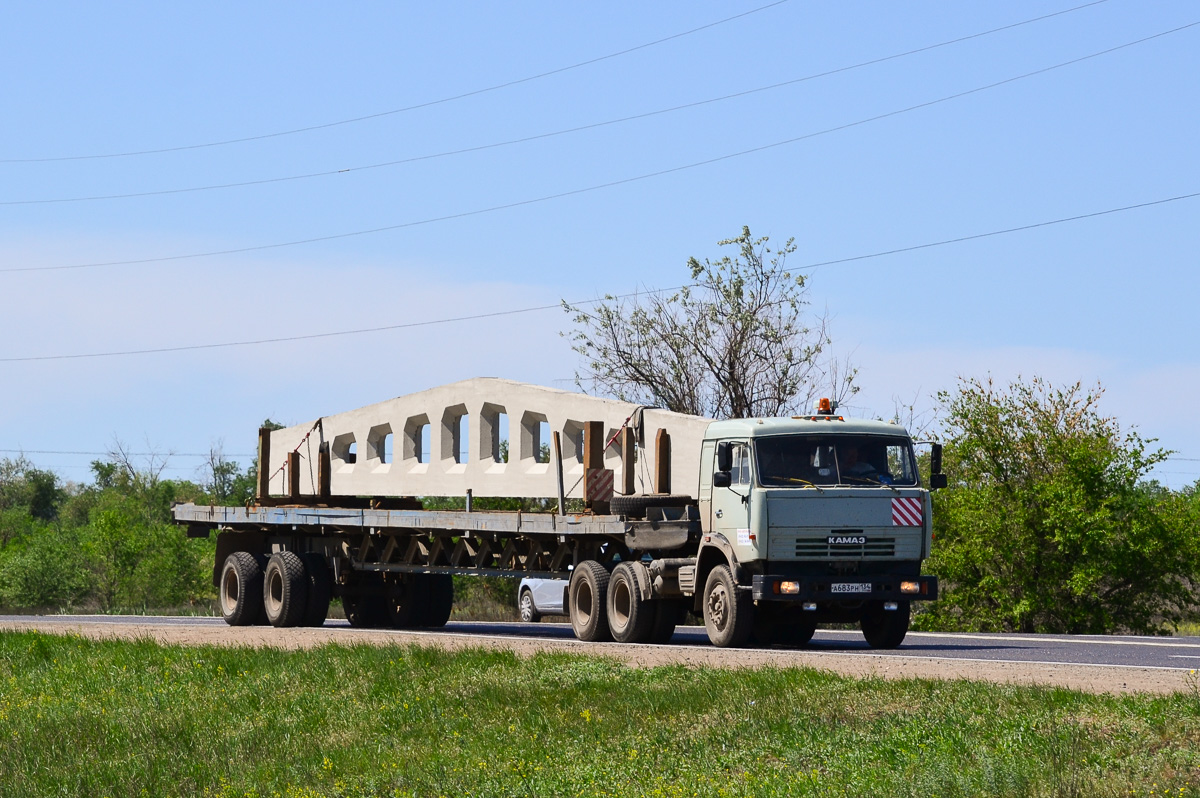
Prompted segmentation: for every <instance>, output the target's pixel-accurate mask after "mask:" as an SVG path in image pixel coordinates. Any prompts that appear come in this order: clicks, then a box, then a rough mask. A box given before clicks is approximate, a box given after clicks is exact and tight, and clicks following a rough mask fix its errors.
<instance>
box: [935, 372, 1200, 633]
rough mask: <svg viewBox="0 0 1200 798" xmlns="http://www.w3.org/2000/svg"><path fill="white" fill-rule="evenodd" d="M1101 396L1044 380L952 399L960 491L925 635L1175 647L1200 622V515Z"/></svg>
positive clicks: (941, 536) (950, 497)
mask: <svg viewBox="0 0 1200 798" xmlns="http://www.w3.org/2000/svg"><path fill="white" fill-rule="evenodd" d="M1101 394H1102V390H1100V389H1099V388H1098V387H1097V389H1095V390H1094V391H1090V392H1085V391H1083V390H1082V388H1081V386H1080V385H1079V384H1075V385H1074V386H1071V387H1069V388H1067V389H1066V390H1055V389H1054V388H1053V387H1052V386H1051V385H1049V384H1048V383H1045V382H1044V381H1042V380H1039V379H1034V380H1033V381H1032V382H1031V383H1022V382H1015V383H1013V384H1012V385H1010V386H1009V387H1008V388H1007V389H1003V390H1002V389H997V388H996V387H995V386H993V384H992V383H991V382H990V381H989V382H987V383H986V384H984V383H981V382H979V381H974V380H972V381H964V382H963V384H962V385H961V386H960V388H959V391H958V392H957V393H956V394H953V395H950V394H946V393H943V394H941V395H940V398H941V399H942V402H943V405H944V406H945V408H946V410H947V416H946V418H947V423H946V441H945V446H946V449H945V465H946V471H947V473H948V474H949V475H950V479H951V482H952V484H951V486H950V487H949V488H948V489H946V490H944V491H940V492H938V493H937V494H935V497H934V507H935V510H934V519H935V524H936V536H937V540H936V543H935V545H934V552H933V556H932V557H931V558H930V561H929V564H928V567H929V570H930V572H931V573H936V574H938V575H939V576H940V577H941V578H942V580H943V583H942V598H941V600H940V601H938V602H936V603H935V604H934V605H933V606H931V607H929V608H928V609H927V610H926V611H925V612H922V613H921V614H920V615H919V616H917V618H916V619H914V625H916V626H918V627H919V628H923V629H943V630H982V631H1020V632H1058V633H1063V632H1065V633H1074V634H1081V633H1082V634H1106V633H1112V632H1134V633H1162V632H1164V631H1166V629H1167V627H1172V626H1177V625H1178V624H1179V623H1180V622H1183V621H1186V620H1188V619H1192V618H1195V617H1196V615H1197V613H1196V610H1197V607H1196V596H1195V594H1194V592H1193V591H1192V589H1191V585H1192V583H1193V581H1194V580H1195V578H1196V576H1197V574H1198V573H1200V545H1198V544H1197V540H1196V536H1195V532H1194V530H1195V517H1196V512H1195V507H1196V503H1195V502H1194V501H1190V503H1189V500H1188V499H1187V497H1186V496H1181V497H1180V498H1178V499H1177V500H1175V499H1172V498H1171V495H1170V493H1169V492H1168V491H1164V490H1162V489H1160V488H1158V487H1157V486H1156V485H1154V484H1147V483H1145V482H1144V478H1145V476H1146V474H1147V473H1148V472H1149V470H1150V469H1151V468H1152V467H1153V466H1154V464H1156V463H1158V462H1160V461H1162V460H1163V459H1164V458H1165V457H1166V455H1167V453H1166V452H1164V451H1162V450H1158V451H1154V452H1148V451H1147V444H1146V442H1145V441H1143V440H1142V439H1141V438H1139V437H1138V436H1137V435H1136V434H1135V433H1129V434H1124V435H1123V434H1122V433H1121V431H1120V429H1119V428H1118V426H1117V424H1116V423H1115V422H1114V421H1113V420H1111V419H1108V418H1104V417H1102V416H1101V415H1100V414H1099V413H1098V411H1097V401H1098V399H1099V398H1100V395H1101ZM1189 512H1190V513H1191V515H1190V516H1189V514H1188V513H1189ZM1189 519H1190V520H1189Z"/></svg>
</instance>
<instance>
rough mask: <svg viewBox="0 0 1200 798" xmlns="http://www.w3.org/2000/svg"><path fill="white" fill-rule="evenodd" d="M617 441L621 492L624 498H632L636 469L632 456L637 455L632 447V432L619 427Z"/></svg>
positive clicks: (634, 488) (626, 428) (627, 428)
mask: <svg viewBox="0 0 1200 798" xmlns="http://www.w3.org/2000/svg"><path fill="white" fill-rule="evenodd" d="M618 440H619V441H620V442H621V492H622V493H624V494H625V495H626V496H632V495H633V492H634V491H635V490H636V489H637V487H636V485H635V484H634V479H633V478H634V477H635V476H637V469H636V466H635V465H634V456H635V455H636V454H637V450H636V448H635V446H634V436H633V430H631V429H630V428H629V427H621V434H620V437H619V438H618Z"/></svg>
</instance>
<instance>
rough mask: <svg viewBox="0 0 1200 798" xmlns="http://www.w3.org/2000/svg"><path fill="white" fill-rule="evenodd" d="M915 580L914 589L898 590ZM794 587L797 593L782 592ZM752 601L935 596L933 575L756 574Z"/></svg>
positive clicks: (911, 599) (936, 582)
mask: <svg viewBox="0 0 1200 798" xmlns="http://www.w3.org/2000/svg"><path fill="white" fill-rule="evenodd" d="M906 582H907V583H910V584H911V583H915V584H916V587H917V589H916V590H915V591H908V592H906V591H904V590H901V585H902V583H906ZM785 583H788V584H787V585H786V587H789V588H790V587H791V586H792V585H796V586H797V588H798V589H797V590H796V592H784V589H785ZM751 590H752V591H753V593H754V600H755V601H785V602H793V601H864V600H865V601H933V600H934V599H936V598H937V597H938V578H937V577H936V576H893V575H890V574H869V575H863V576H844V577H830V576H822V577H817V578H813V577H806V576H780V575H777V574H756V575H755V576H754V581H753V583H752V586H751Z"/></svg>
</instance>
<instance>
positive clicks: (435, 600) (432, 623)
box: [416, 574, 454, 629]
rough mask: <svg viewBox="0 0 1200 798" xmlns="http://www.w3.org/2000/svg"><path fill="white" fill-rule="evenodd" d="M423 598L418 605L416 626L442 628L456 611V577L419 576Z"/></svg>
mask: <svg viewBox="0 0 1200 798" xmlns="http://www.w3.org/2000/svg"><path fill="white" fill-rule="evenodd" d="M417 585H418V588H417V589H418V591H419V594H420V596H421V598H420V600H419V601H418V602H417V605H416V624H417V625H418V626H429V627H433V628H435V629H436V628H441V627H443V626H445V625H446V621H448V620H450V613H451V612H452V611H453V610H454V577H452V576H451V575H450V574H417Z"/></svg>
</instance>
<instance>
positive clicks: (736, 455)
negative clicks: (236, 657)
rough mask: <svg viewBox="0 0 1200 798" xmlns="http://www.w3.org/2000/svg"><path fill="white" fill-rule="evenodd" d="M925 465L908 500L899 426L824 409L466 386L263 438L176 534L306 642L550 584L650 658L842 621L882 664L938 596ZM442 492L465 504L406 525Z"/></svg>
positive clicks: (911, 474)
mask: <svg viewBox="0 0 1200 798" xmlns="http://www.w3.org/2000/svg"><path fill="white" fill-rule="evenodd" d="M929 459H930V463H931V469H930V471H931V474H930V476H929V484H928V485H923V484H922V481H921V477H920V476H919V474H918V469H917V459H916V455H915V453H914V449H913V442H912V440H911V439H910V437H909V435H908V433H907V432H906V431H905V430H904V429H903V428H902V427H900V426H898V425H896V424H889V423H884V422H881V421H864V420H853V419H849V418H846V417H844V416H842V415H838V414H837V408H836V405H835V404H834V403H832V402H830V401H829V400H826V399H822V400H821V402H820V404H819V405H818V407H817V408H816V409H815V410H814V411H813V412H812V413H811V414H809V415H802V416H792V417H790V418H745V419H731V420H725V421H714V420H711V419H704V418H698V417H695V416H688V415H683V414H679V413H672V412H670V411H665V410H661V409H656V408H649V407H640V406H637V405H633V404H630V403H626V402H618V401H614V400H608V399H600V398H596V397H591V396H585V395H582V394H576V393H570V392H566V391H558V390H554V389H550V388H542V387H539V386H533V385H525V384H522V383H516V382H511V381H506V380H496V379H487V378H480V379H474V380H467V381H464V382H460V383H454V384H452V385H447V386H442V387H440V388H435V389H431V390H429V391H423V392H421V393H418V394H411V395H409V396H404V397H399V398H397V399H393V400H389V401H387V402H381V403H379V404H377V405H371V406H369V407H366V408H361V409H359V410H354V411H350V412H348V413H342V414H338V415H334V416H326V417H322V418H319V419H317V420H316V421H314V422H308V423H305V424H299V425H295V426H293V427H289V428H285V429H280V430H274V431H272V430H265V429H264V430H260V434H259V470H258V474H259V488H258V497H257V498H256V499H255V500H254V501H253V502H251V503H250V504H248V505H247V506H245V507H221V506H199V505H194V504H181V505H176V506H175V508H174V510H173V512H174V517H175V520H176V522H177V523H180V524H184V525H186V526H187V528H188V534H189V535H192V536H207V535H209V534H212V533H213V532H214V531H215V532H216V533H217V556H216V562H215V564H214V572H213V581H214V584H215V585H216V587H217V589H218V596H219V601H220V605H221V610H222V613H223V615H224V617H225V620H226V621H227V622H228V623H230V624H235V625H239V624H254V623H262V622H266V623H270V624H272V625H274V626H279V627H288V626H299V625H320V624H322V623H324V622H325V620H326V617H327V614H328V610H329V605H330V601H331V599H333V598H340V600H341V602H342V606H343V608H344V610H345V614H346V618H347V620H348V621H349V622H350V624H351V625H353V626H357V627H372V626H385V625H386V626H391V627H396V628H405V627H438V626H442V625H444V624H445V623H446V622H447V620H448V619H449V617H450V614H451V609H452V605H453V582H452V579H451V577H452V576H453V575H456V574H474V575H489V576H503V577H512V578H521V577H543V578H547V577H548V578H558V579H563V580H565V584H566V587H565V592H566V594H565V595H564V597H563V600H564V606H565V608H566V611H567V614H568V616H569V617H570V621H571V626H572V628H573V630H574V632H575V635H576V636H577V637H578V638H579V639H581V640H587V641H601V640H610V639H611V640H616V641H618V642H628V643H645V642H665V641H666V640H669V639H670V637H671V636H672V634H673V633H674V631H675V628H676V626H677V624H679V623H680V622H682V620H683V619H684V617H685V616H686V614H687V612H688V611H691V612H692V613H695V614H696V615H698V616H700V617H702V618H703V619H704V624H705V628H706V630H707V633H708V637H709V639H710V640H711V641H712V643H713V644H714V645H717V646H743V645H747V644H760V645H769V644H772V643H780V644H790V645H800V644H804V643H806V642H808V640H809V639H810V638H811V637H812V635H813V632H814V630H815V629H816V628H817V625H818V624H821V623H839V624H846V623H854V624H858V625H860V627H861V629H862V631H863V634H864V636H865V637H866V640H867V642H868V644H869V645H871V646H872V647H875V648H894V647H897V646H899V645H900V644H901V642H902V641H903V639H904V636H905V634H906V632H907V630H908V624H909V614H910V606H911V602H913V601H929V600H933V599H936V598H937V593H938V582H937V577H935V576H930V575H926V574H922V572H921V564H922V562H923V560H924V559H925V558H926V557H927V556H928V555H929V550H930V545H931V542H932V531H931V529H932V528H931V517H930V499H929V497H930V491H931V490H934V489H937V488H939V487H942V486H944V485H945V479H946V478H945V476H944V475H943V474H942V473H940V461H941V451H940V447H937V446H936V445H935V446H934V447H933V450H932V451H931V456H930V458H929ZM276 483H277V487H276ZM444 496H459V497H462V505H463V509H462V510H430V509H425V508H424V504H425V503H426V502H427V497H444ZM423 497H424V498H423ZM481 497H523V498H526V499H537V500H540V504H541V506H544V507H546V508H547V510H546V511H544V512H522V511H512V512H501V511H494V510H480V509H477V508H476V507H475V506H474V504H475V503H476V500H477V499H479V498H481Z"/></svg>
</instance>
